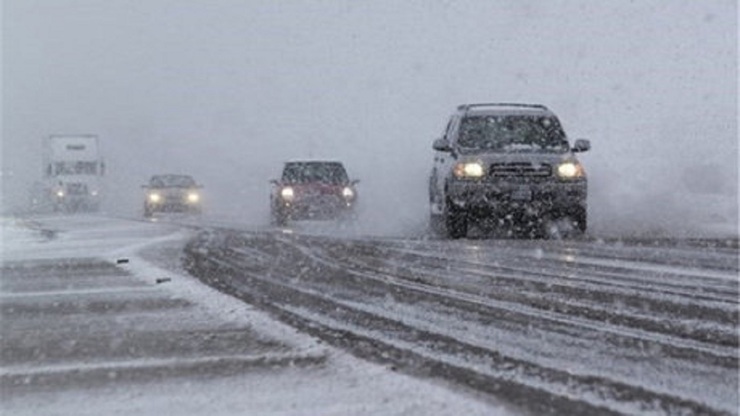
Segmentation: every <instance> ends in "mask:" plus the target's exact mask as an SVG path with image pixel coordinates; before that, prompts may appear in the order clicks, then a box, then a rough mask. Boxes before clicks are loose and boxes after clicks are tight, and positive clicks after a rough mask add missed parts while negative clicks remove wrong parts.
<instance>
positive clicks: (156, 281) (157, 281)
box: [154, 277, 172, 284]
mask: <svg viewBox="0 0 740 416" xmlns="http://www.w3.org/2000/svg"><path fill="white" fill-rule="evenodd" d="M171 281H172V279H171V278H169V277H160V278H157V280H155V281H154V282H155V283H156V284H160V283H167V282H171Z"/></svg>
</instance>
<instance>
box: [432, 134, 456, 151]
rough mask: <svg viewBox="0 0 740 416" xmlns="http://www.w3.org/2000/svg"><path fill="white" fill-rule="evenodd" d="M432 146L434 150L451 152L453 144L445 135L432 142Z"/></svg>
mask: <svg viewBox="0 0 740 416" xmlns="http://www.w3.org/2000/svg"><path fill="white" fill-rule="evenodd" d="M432 148H433V149H434V150H437V151H439V152H451V151H452V146H450V142H449V141H447V139H445V138H444V137H441V138H439V139H437V140H435V141H434V143H432Z"/></svg>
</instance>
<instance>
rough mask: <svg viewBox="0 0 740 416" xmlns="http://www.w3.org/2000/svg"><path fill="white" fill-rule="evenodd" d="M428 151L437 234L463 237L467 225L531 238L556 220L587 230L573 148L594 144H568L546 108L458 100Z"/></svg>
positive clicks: (583, 184)
mask: <svg viewBox="0 0 740 416" xmlns="http://www.w3.org/2000/svg"><path fill="white" fill-rule="evenodd" d="M433 148H434V150H435V152H434V166H433V168H432V172H431V175H430V177H429V203H430V222H431V225H432V227H433V228H434V229H435V230H437V231H440V232H441V233H442V234H444V235H446V236H448V237H451V238H461V237H465V236H466V235H467V233H468V228H469V226H470V225H471V224H474V225H482V226H486V225H489V226H490V225H492V226H494V227H498V226H502V225H509V226H512V227H513V228H514V229H515V230H523V231H526V232H528V233H529V234H528V235H530V236H543V235H547V234H548V227H549V226H550V225H551V224H555V223H557V222H560V223H562V222H565V223H566V225H567V226H569V227H570V228H571V229H573V230H577V231H579V232H581V233H582V232H584V231H585V230H586V226H587V220H586V217H587V213H586V195H587V180H586V172H585V170H584V169H583V166H582V165H581V164H580V162H579V161H578V159H577V158H576V156H575V153H577V152H585V151H587V150H589V149H590V148H591V144H590V142H589V141H588V140H584V139H579V140H576V141H575V144H574V146H573V147H571V146H570V144H569V142H568V139H567V137H566V134H565V132H564V131H563V129H562V128H561V125H560V121H559V120H558V118H557V117H556V116H555V114H554V113H553V112H552V111H550V110H549V109H548V108H547V107H545V106H542V105H530V104H505V103H496V104H465V105H461V106H459V107H458V108H457V111H456V112H455V113H454V114H453V115H452V116H451V117H450V120H449V122H448V124H447V128H446V130H445V132H444V135H443V136H442V137H441V138H439V139H437V140H435V141H434V144H433Z"/></svg>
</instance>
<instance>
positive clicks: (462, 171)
mask: <svg viewBox="0 0 740 416" xmlns="http://www.w3.org/2000/svg"><path fill="white" fill-rule="evenodd" d="M453 173H454V174H455V176H456V177H458V178H480V177H481V176H483V165H482V164H480V163H479V162H465V163H458V164H457V165H455V169H454V172H453Z"/></svg>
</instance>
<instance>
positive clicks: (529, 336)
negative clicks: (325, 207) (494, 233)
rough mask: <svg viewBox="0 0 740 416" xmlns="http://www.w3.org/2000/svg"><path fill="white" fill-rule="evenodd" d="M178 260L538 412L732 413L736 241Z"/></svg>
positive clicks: (357, 343) (375, 242)
mask: <svg viewBox="0 0 740 416" xmlns="http://www.w3.org/2000/svg"><path fill="white" fill-rule="evenodd" d="M286 231H287V232H286ZM186 252H187V253H188V255H189V257H188V261H189V263H190V265H189V268H190V270H191V271H193V273H194V274H197V275H200V276H201V279H202V280H203V281H205V282H207V283H208V284H211V285H213V286H214V287H217V288H219V289H220V290H222V291H225V292H227V293H231V294H233V295H235V296H237V297H241V298H243V299H245V300H247V301H249V302H251V303H253V304H256V305H259V306H260V307H262V308H263V309H266V310H268V311H270V312H271V313H273V315H274V316H278V317H280V318H281V319H283V320H285V321H286V322H289V323H291V324H292V325H294V326H297V327H299V328H301V329H303V330H305V331H308V332H310V333H312V334H313V335H315V336H317V337H320V338H322V339H325V340H327V341H328V342H330V343H334V344H335V345H338V346H341V347H343V348H346V349H348V350H350V351H353V352H354V353H355V354H356V355H360V356H365V357H368V358H371V359H374V360H376V361H379V362H382V363H386V364H388V363H390V364H392V365H394V366H396V367H397V368H400V369H402V370H403V371H407V372H409V373H422V374H426V375H430V376H433V377H437V378H439V379H442V380H445V381H447V382H452V383H457V384H459V385H464V386H468V387H472V388H475V389H478V390H480V391H483V392H487V393H490V394H492V395H494V396H497V397H503V398H505V399H506V400H508V401H510V402H512V403H515V404H517V405H521V406H526V407H527V408H529V409H530V410H531V411H532V412H533V413H546V412H552V413H555V414H594V413H607V414H608V413H612V412H615V413H624V414H737V412H738V293H739V292H738V248H737V241H736V240H697V241H693V240H682V241H673V240H654V241H647V240H643V241H601V240H583V241H520V240H462V241H435V240H424V239H383V238H358V237H351V238H336V237H332V236H326V235H324V236H321V235H307V234H303V233H293V232H290V231H289V230H268V231H261V232H248V231H235V230H233V231H224V230H212V231H209V232H204V233H202V234H201V235H200V236H199V237H198V238H197V239H196V240H194V241H193V243H191V245H190V246H189V247H188V249H187V250H186Z"/></svg>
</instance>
